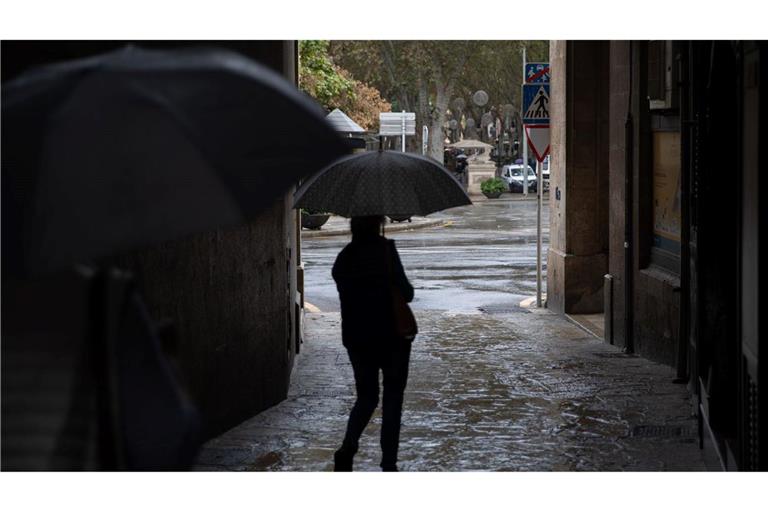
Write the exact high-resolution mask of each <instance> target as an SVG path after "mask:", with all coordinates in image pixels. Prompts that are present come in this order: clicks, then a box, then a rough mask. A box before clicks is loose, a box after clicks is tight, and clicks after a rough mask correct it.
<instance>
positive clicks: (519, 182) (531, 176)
mask: <svg viewBox="0 0 768 512" xmlns="http://www.w3.org/2000/svg"><path fill="white" fill-rule="evenodd" d="M526 168H527V169H528V190H529V191H531V192H535V191H536V173H535V172H534V171H533V168H532V167H531V166H530V165H527V166H526ZM501 179H503V180H504V181H505V182H507V186H508V187H509V191H510V192H522V191H523V165H522V164H511V165H505V166H504V167H502V168H501Z"/></svg>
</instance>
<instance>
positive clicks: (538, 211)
mask: <svg viewBox="0 0 768 512" xmlns="http://www.w3.org/2000/svg"><path fill="white" fill-rule="evenodd" d="M525 170H526V175H527V174H528V173H527V171H528V164H525ZM536 185H537V186H536V307H539V308H540V307H541V198H542V194H541V188H542V180H541V162H539V160H538V159H536Z"/></svg>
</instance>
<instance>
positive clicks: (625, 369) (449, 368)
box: [199, 309, 703, 471]
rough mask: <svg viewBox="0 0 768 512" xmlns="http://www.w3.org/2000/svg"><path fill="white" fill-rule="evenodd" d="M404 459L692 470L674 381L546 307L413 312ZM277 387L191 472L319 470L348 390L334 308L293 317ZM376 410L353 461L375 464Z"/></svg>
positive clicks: (508, 466)
mask: <svg viewBox="0 0 768 512" xmlns="http://www.w3.org/2000/svg"><path fill="white" fill-rule="evenodd" d="M417 317H418V320H419V323H420V326H421V330H422V332H421V333H420V334H419V337H418V338H417V341H416V342H415V344H414V350H413V357H412V362H411V374H410V375H411V376H410V380H409V385H408V389H407V391H406V399H405V406H404V407H405V410H404V415H403V430H402V437H401V448H400V461H401V462H400V467H401V470H406V471H477V470H502V471H518V470H527V471H530V470H534V471H550V470H606V471H612V470H698V469H703V463H702V461H701V457H700V454H699V450H698V448H697V444H696V438H695V432H696V430H695V420H694V419H693V417H692V416H691V414H690V413H691V404H690V402H689V400H688V395H687V393H686V390H685V387H684V386H680V385H677V384H673V383H672V379H673V377H674V375H673V372H672V370H671V369H670V368H668V367H665V366H662V365H657V364H654V363H651V362H649V361H646V360H644V359H642V358H637V357H627V356H624V355H623V354H621V353H620V352H618V351H617V350H616V349H615V348H613V347H611V346H609V345H606V344H604V343H602V342H601V341H600V340H597V339H595V338H591V337H588V336H587V335H586V334H585V333H584V331H582V330H580V329H579V328H578V327H576V326H574V325H573V324H571V323H569V322H567V321H566V320H563V319H562V318H560V317H558V316H555V315H553V314H551V313H548V312H528V311H525V310H522V309H520V310H518V311H516V312H513V313H506V314H502V315H487V314H479V315H464V314H448V313H445V312H439V311H420V312H417ZM307 333H308V341H307V343H306V344H305V348H304V350H303V351H302V354H301V357H300V359H299V362H298V365H297V368H296V370H295V373H294V376H293V382H292V385H291V391H290V395H289V397H288V399H287V400H285V401H284V402H282V403H281V404H279V405H278V406H276V407H273V408H272V409H270V410H268V411H266V412H264V413H262V414H260V415H258V416H256V417H255V418H253V419H252V420H250V421H247V422H245V423H244V424H242V425H240V426H239V427H237V428H235V429H233V430H232V431H230V432H229V433H227V434H225V435H224V436H222V437H220V438H218V439H216V440H214V441H213V442H211V443H209V444H208V445H207V446H206V448H205V450H204V451H203V453H202V454H201V457H200V460H199V469H205V470H220V469H225V470H283V471H327V470H330V469H331V468H332V462H331V461H332V453H333V451H334V450H335V449H336V448H337V445H338V443H340V441H341V437H342V436H343V433H344V427H345V424H346V418H347V414H348V411H349V408H350V406H351V404H352V403H353V401H354V387H353V384H352V372H351V367H350V366H349V363H348V361H347V357H346V353H345V352H344V350H343V348H342V347H341V345H340V343H339V317H338V314H337V313H320V314H311V315H308V316H307ZM379 428H380V420H379V416H378V413H377V415H376V416H375V417H374V420H373V421H372V423H371V425H369V427H368V429H367V430H366V432H365V434H364V437H363V439H362V442H361V451H360V453H359V454H358V457H357V459H356V461H355V468H356V469H357V470H363V471H377V470H378V469H379V468H378V462H379V461H378V457H379V453H380V452H379V446H378V434H379Z"/></svg>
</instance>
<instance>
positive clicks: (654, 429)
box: [632, 425, 696, 437]
mask: <svg viewBox="0 0 768 512" xmlns="http://www.w3.org/2000/svg"><path fill="white" fill-rule="evenodd" d="M632 437H696V432H695V431H694V429H692V428H691V427H684V426H679V425H638V426H636V427H633V428H632Z"/></svg>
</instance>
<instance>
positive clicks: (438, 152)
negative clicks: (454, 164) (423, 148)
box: [429, 79, 453, 163]
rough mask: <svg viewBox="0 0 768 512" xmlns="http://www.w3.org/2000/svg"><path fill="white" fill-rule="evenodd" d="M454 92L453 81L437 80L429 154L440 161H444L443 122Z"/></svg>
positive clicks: (430, 128)
mask: <svg viewBox="0 0 768 512" xmlns="http://www.w3.org/2000/svg"><path fill="white" fill-rule="evenodd" d="M451 94H453V81H449V82H448V84H445V83H443V81H442V80H441V79H437V80H436V81H435V109H434V111H433V113H432V123H431V126H430V127H429V130H430V131H429V139H430V140H429V156H431V157H432V158H434V159H435V160H437V161H438V162H440V163H443V150H444V147H443V143H444V138H445V134H444V133H443V124H445V116H446V113H447V112H448V102H449V101H450V100H451Z"/></svg>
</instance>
